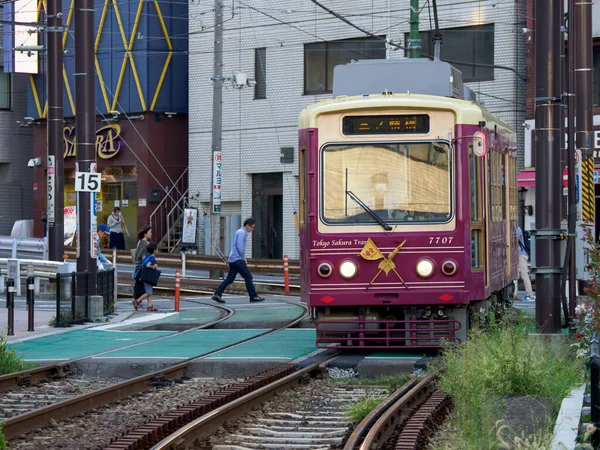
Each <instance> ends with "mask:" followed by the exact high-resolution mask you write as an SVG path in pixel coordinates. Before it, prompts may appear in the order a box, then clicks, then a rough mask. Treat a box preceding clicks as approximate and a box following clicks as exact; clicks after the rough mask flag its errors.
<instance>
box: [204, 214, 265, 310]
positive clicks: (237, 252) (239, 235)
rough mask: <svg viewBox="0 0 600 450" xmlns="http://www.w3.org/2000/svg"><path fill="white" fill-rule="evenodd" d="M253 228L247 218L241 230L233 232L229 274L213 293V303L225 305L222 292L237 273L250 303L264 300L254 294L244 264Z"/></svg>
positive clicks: (252, 224)
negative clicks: (242, 281)
mask: <svg viewBox="0 0 600 450" xmlns="http://www.w3.org/2000/svg"><path fill="white" fill-rule="evenodd" d="M255 227H256V220H254V219H253V218H252V217H249V218H248V219H246V220H245V221H244V225H243V226H242V228H240V229H239V230H237V231H236V232H235V236H234V237H233V241H232V242H231V252H230V253H229V273H228V274H227V278H225V279H224V280H223V282H222V283H221V285H220V286H219V287H218V288H217V290H216V291H215V294H214V295H213V296H212V299H213V300H214V301H215V302H218V303H225V300H223V299H222V298H221V296H222V295H223V291H225V288H226V287H227V286H229V285H230V284H231V283H233V282H234V280H235V277H236V275H237V274H238V273H239V274H240V275H241V276H242V277H243V278H244V281H245V282H246V289H247V290H248V295H249V296H250V301H251V302H262V301H263V300H264V298H263V297H260V296H259V295H258V294H257V293H256V289H255V288H254V283H253V282H252V274H251V273H250V269H248V265H247V264H246V243H247V242H248V235H249V234H250V233H251V232H252V231H253V230H254V228H255Z"/></svg>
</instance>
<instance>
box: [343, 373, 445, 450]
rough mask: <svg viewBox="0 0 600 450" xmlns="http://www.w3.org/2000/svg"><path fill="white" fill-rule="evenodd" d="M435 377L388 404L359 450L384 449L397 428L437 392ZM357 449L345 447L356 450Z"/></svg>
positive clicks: (431, 376)
mask: <svg viewBox="0 0 600 450" xmlns="http://www.w3.org/2000/svg"><path fill="white" fill-rule="evenodd" d="M434 379H435V375H434V374H431V375H428V376H426V377H425V378H423V379H422V380H421V381H420V382H419V383H418V384H417V385H416V386H414V387H413V388H411V389H410V390H409V391H408V392H407V393H406V394H405V395H403V396H401V397H400V398H398V399H397V400H396V401H395V402H393V403H391V404H390V403H388V404H387V405H386V406H387V408H386V409H385V411H382V414H381V415H380V417H379V419H377V421H376V422H375V423H374V424H373V425H372V426H371V427H370V429H369V431H368V432H367V433H366V435H365V436H364V439H363V441H362V443H361V444H360V447H358V449H360V450H371V449H379V448H383V446H384V445H385V443H386V442H387V441H388V440H389V439H390V437H391V436H392V434H393V432H394V430H395V428H396V427H397V426H400V424H402V423H403V422H405V421H406V420H407V419H408V418H409V417H410V416H411V414H412V412H413V411H414V410H415V408H417V407H418V406H419V405H421V404H422V403H423V402H425V400H427V398H428V397H429V396H430V395H431V393H432V392H433V391H434V390H435V386H434V384H433V380H434ZM356 448H357V447H344V450H347V449H356Z"/></svg>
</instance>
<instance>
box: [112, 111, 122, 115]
mask: <svg viewBox="0 0 600 450" xmlns="http://www.w3.org/2000/svg"><path fill="white" fill-rule="evenodd" d="M110 113H111V114H112V115H113V116H118V115H119V114H121V113H120V112H119V111H111V112H110Z"/></svg>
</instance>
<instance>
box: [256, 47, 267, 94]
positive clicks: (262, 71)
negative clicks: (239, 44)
mask: <svg viewBox="0 0 600 450" xmlns="http://www.w3.org/2000/svg"><path fill="white" fill-rule="evenodd" d="M254 78H255V79H256V86H254V98H255V99H262V98H267V49H266V48H255V49H254Z"/></svg>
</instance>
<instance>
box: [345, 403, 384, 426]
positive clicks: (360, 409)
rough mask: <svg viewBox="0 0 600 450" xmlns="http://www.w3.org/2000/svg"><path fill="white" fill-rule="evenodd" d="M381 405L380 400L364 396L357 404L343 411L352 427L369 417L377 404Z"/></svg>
mask: <svg viewBox="0 0 600 450" xmlns="http://www.w3.org/2000/svg"><path fill="white" fill-rule="evenodd" d="M380 403H381V399H380V398H375V397H369V396H366V397H364V398H363V399H361V400H359V402H358V403H356V404H354V405H352V406H349V407H348V408H347V409H346V410H345V415H346V417H347V418H348V420H350V422H352V423H353V424H354V425H356V424H357V423H360V421H361V420H363V419H364V418H365V417H367V416H368V415H369V413H370V412H371V411H373V410H374V409H375V408H376V407H377V406H378V405H379V404H380Z"/></svg>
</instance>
